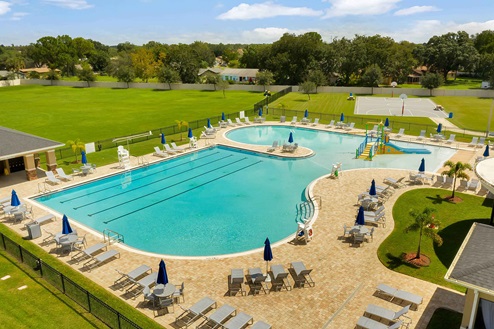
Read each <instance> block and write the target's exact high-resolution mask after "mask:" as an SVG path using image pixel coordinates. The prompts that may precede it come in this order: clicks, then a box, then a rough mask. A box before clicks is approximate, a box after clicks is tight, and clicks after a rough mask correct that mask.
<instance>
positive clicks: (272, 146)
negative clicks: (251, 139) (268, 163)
mask: <svg viewBox="0 0 494 329" xmlns="http://www.w3.org/2000/svg"><path fill="white" fill-rule="evenodd" d="M277 148H278V141H274V142H273V145H271V146H270V147H269V148H268V152H274V150H276V149H277Z"/></svg>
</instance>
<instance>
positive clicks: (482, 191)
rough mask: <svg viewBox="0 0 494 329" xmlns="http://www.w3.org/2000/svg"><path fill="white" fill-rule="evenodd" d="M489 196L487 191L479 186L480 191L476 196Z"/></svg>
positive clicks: (483, 186) (482, 186) (481, 185)
mask: <svg viewBox="0 0 494 329" xmlns="http://www.w3.org/2000/svg"><path fill="white" fill-rule="evenodd" d="M487 194H489V190H488V189H487V188H486V187H485V185H483V184H480V190H479V191H478V192H477V195H482V196H484V195H487Z"/></svg>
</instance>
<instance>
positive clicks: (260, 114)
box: [259, 107, 262, 117]
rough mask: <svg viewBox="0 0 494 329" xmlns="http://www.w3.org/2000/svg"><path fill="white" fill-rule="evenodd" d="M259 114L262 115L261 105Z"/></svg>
mask: <svg viewBox="0 0 494 329" xmlns="http://www.w3.org/2000/svg"><path fill="white" fill-rule="evenodd" d="M259 116H260V117H262V107H260V108H259Z"/></svg>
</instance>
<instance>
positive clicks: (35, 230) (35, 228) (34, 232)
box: [26, 222, 41, 240]
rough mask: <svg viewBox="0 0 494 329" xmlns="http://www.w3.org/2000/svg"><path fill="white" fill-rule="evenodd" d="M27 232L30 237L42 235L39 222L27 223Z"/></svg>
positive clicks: (34, 237)
mask: <svg viewBox="0 0 494 329" xmlns="http://www.w3.org/2000/svg"><path fill="white" fill-rule="evenodd" d="M26 227H27V233H28V234H29V239H31V240H32V239H36V238H39V237H40V236H41V227H40V226H39V224H38V223H34V222H33V223H29V224H27V225H26Z"/></svg>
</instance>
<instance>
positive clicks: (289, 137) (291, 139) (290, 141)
mask: <svg viewBox="0 0 494 329" xmlns="http://www.w3.org/2000/svg"><path fill="white" fill-rule="evenodd" d="M288 143H290V144H291V143H293V133H292V132H291V131H290V136H288Z"/></svg>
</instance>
